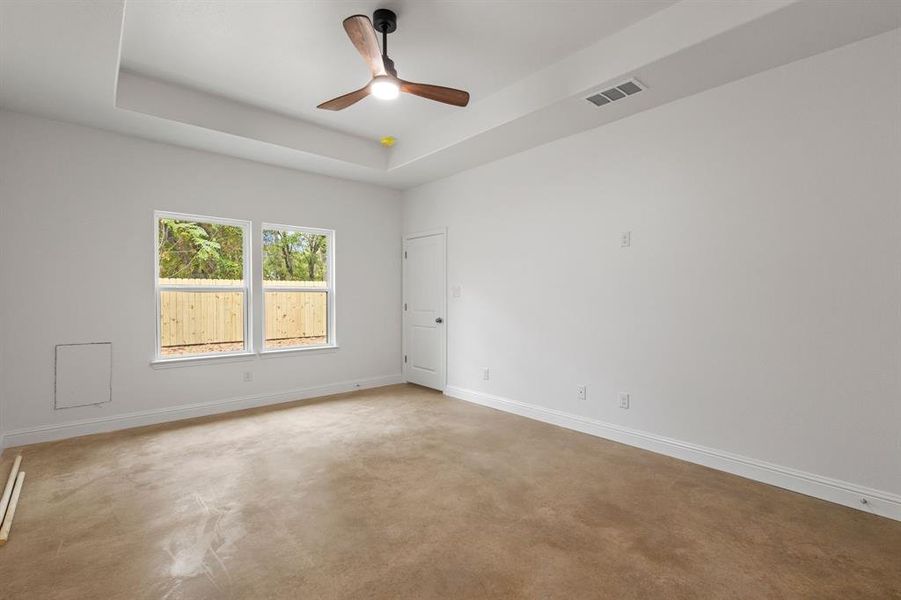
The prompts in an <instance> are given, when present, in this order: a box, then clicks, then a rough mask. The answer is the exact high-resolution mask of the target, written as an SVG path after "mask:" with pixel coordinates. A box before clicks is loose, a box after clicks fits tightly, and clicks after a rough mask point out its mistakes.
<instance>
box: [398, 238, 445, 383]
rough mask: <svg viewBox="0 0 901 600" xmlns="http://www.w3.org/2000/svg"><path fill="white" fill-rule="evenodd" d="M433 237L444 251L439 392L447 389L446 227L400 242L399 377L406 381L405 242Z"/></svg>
mask: <svg viewBox="0 0 901 600" xmlns="http://www.w3.org/2000/svg"><path fill="white" fill-rule="evenodd" d="M435 235H440V236H441V242H442V246H443V250H444V264H443V265H442V267H443V268H444V277H443V278H442V281H441V283H442V285H443V288H444V289H443V290H442V293H441V307H440V310H441V314H442V318H443V319H444V344H442V346H441V364H442V365H443V369H442V374H443V377H442V381H441V391H442V392H444V390H446V389H447V337H448V325H447V323H448V321H447V227H436V228H435V229H426V230H423V231H416V232H413V233H407V234H404V236H403V240H402V247H401V253H400V261H401V278H402V280H403V282H402V286H401V306H400V310H401V314H402V315H403V318H402V319H401V335H400V337H401V355H400V369H401V375H402V376H403V379H404V381H405V382H406V381H407V365H406V363H405V362H404V357H405V356H406V355H407V310H406V307H405V304H406V301H407V256H406V252H407V242H409V241H410V240H415V239H419V238H425V237H432V236H435Z"/></svg>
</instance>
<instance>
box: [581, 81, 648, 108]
mask: <svg viewBox="0 0 901 600" xmlns="http://www.w3.org/2000/svg"><path fill="white" fill-rule="evenodd" d="M643 89H645V88H644V86H643V85H641V84H640V83H638V80H636V79H630V80H629V81H627V82H625V83H621V84H619V85H616V86H613V87H612V88H610V89H609V90H604V91H602V92H598V93H597V94H594V95H592V96H589V97H588V98H586V100H588V101H589V102H591V103H592V104H594V105H595V106H604V105H605V104H610V103H611V102H616V101H617V100H622V99H623V98H625V97H626V96H631V95H632V94H637V93H638V92H640V91H642V90H643Z"/></svg>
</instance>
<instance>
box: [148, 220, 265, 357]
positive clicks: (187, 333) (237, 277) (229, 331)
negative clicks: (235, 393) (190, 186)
mask: <svg viewBox="0 0 901 600" xmlns="http://www.w3.org/2000/svg"><path fill="white" fill-rule="evenodd" d="M154 230H155V235H156V278H155V287H156V305H157V336H156V357H157V359H173V358H185V357H199V356H220V355H227V354H238V353H244V352H248V351H250V348H251V345H252V344H251V328H250V319H249V314H250V285H249V282H250V252H249V249H250V223H249V222H248V221H239V220H234V219H222V218H217V217H205V216H198V215H182V214H177V213H165V212H157V213H155V219H154Z"/></svg>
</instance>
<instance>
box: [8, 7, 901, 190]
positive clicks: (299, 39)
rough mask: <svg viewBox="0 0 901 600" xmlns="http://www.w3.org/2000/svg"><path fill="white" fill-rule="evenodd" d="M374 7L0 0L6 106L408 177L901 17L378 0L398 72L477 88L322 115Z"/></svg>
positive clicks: (175, 140) (404, 180) (638, 106)
mask: <svg viewBox="0 0 901 600" xmlns="http://www.w3.org/2000/svg"><path fill="white" fill-rule="evenodd" d="M381 4H382V3H381V2H335V1H332V2H312V1H311V2H296V1H294V2H292V1H288V0H284V1H280V2H265V1H238V0H232V1H224V0H223V1H217V2H202V3H201V2H196V1H191V0H182V1H179V2H168V1H166V2H162V1H141V0H128V2H127V3H126V1H125V0H103V1H99V0H0V107H2V108H6V109H10V110H17V111H21V112H27V113H32V114H37V115H41V116H46V117H50V118H54V119H59V120H64V121H70V122H74V123H80V124H84V125H89V126H93V127H99V128H103V129H108V130H112V131H117V132H120V133H123V134H126V135H133V136H138V137H142V138H147V139H151V140H156V141H160V142H164V143H170V144H177V145H181V146H185V147H190V148H197V149H200V150H205V151H210V152H218V153H221V154H226V155H230V156H236V157H240V158H245V159H249V160H255V161H259V162H264V163H269V164H274V165H280V166H284V167H288V168H293V169H300V170H305V171H312V172H318V173H323V174H326V175H331V176H336V177H344V178H348V179H354V180H358V181H367V182H371V183H376V184H380V185H386V186H391V187H396V188H404V187H410V186H413V185H417V184H420V183H423V182H425V181H430V180H434V179H437V178H440V177H444V176H447V175H449V174H452V173H455V172H458V171H460V170H463V169H466V168H469V167H473V166H476V165H479V164H483V163H485V162H489V161H491V160H495V159H498V158H501V157H503V156H507V155H510V154H513V153H516V152H521V151H523V150H525V149H527V148H530V147H533V146H536V145H538V144H542V143H546V142H548V141H551V140H553V139H556V138H559V137H562V136H565V135H570V134H573V133H576V132H578V131H582V130H585V129H589V128H593V127H598V126H601V125H603V124H605V123H609V122H611V121H615V120H617V119H621V118H624V117H627V116H629V115H631V114H634V113H636V112H639V111H642V110H647V109H650V108H653V107H654V106H658V105H660V104H663V103H666V102H670V101H672V100H676V99H678V98H681V97H684V96H687V95H690V94H694V93H698V92H700V91H703V90H705V89H709V88H711V87H715V86H718V85H722V84H724V83H727V82H729V81H734V80H736V79H739V78H741V77H746V76H748V75H751V74H753V73H757V72H760V71H763V70H766V69H770V68H773V67H777V66H779V65H782V64H785V63H788V62H791V61H794V60H798V59H801V58H804V57H806V56H811V55H813V54H816V53H819V52H824V51H827V50H830V49H832V48H836V47H839V46H842V45H844V44H848V43H851V42H854V41H856V40H859V39H863V38H866V37H870V36H873V35H877V34H879V33H882V32H885V31H889V30H891V29H895V28H898V27H901V2H898V1H894V0H892V1H878V0H874V1H861V0H830V1H829V2H823V1H822V0H730V1H729V2H723V1H721V0H682V1H680V2H676V3H674V4H673V3H671V2H668V1H664V2H656V1H655V2H639V1H631V0H596V1H595V0H582V1H573V2H567V1H557V2H540V1H532V0H522V1H515V0H507V1H496V2H495V1H484V2H476V1H474V0H472V1H464V0H461V1H446V2H429V1H423V0H419V1H413V0H410V1H407V2H403V1H392V0H386V2H385V5H386V7H387V8H392V9H394V10H396V11H397V12H398V31H397V33H395V34H393V35H392V37H391V38H390V39H389V51H390V54H391V55H392V57H393V58H394V59H395V60H396V62H397V65H398V69H399V71H400V74H401V76H403V77H404V78H407V79H410V80H418V81H422V82H426V83H435V84H439V85H449V86H453V87H461V88H466V89H469V90H470V91H471V92H472V94H473V98H472V102H471V103H470V105H469V106H468V107H466V108H463V109H460V108H454V107H449V106H445V105H441V104H438V103H433V102H428V101H425V100H423V99H420V98H415V97H402V98H401V99H400V100H399V101H396V102H381V101H378V100H376V99H375V98H367V99H366V100H364V101H363V102H361V103H360V104H358V105H356V106H353V107H351V108H350V109H348V110H345V111H341V112H338V113H328V112H326V111H317V110H316V109H315V108H313V107H315V105H316V104H318V103H319V102H321V101H323V100H325V99H328V98H330V97H333V96H336V95H339V94H342V93H344V92H347V91H350V90H351V89H355V88H357V87H359V86H360V85H361V84H363V83H365V82H366V80H367V78H368V74H367V72H366V68H365V66H364V64H363V61H362V60H361V59H360V57H359V56H358V55H357V54H356V52H355V50H354V49H353V47H352V46H351V44H350V42H349V41H348V40H347V38H346V35H345V34H344V31H343V29H342V27H341V21H342V19H343V18H344V17H346V16H348V15H350V14H354V13H363V14H370V13H371V12H372V10H373V9H374V8H377V7H378V6H379V5H381ZM899 56H901V53H899ZM120 59H121V60H120ZM887 76H888V74H887ZM631 77H635V78H637V79H638V80H639V81H641V82H642V83H643V84H645V86H646V87H647V90H646V91H643V92H641V93H640V94H637V95H635V96H630V97H629V98H628V99H625V100H621V101H618V102H616V103H614V104H611V105H607V106H606V107H602V108H596V107H594V106H593V105H591V104H590V103H588V102H586V101H585V100H584V98H585V97H587V96H588V95H590V93H593V92H595V91H598V90H602V89H605V88H606V87H607V86H609V85H610V84H615V83H620V82H622V81H624V80H626V79H628V78H631ZM837 85H841V82H837ZM0 134H2V132H0ZM385 134H389V135H395V136H397V137H398V138H400V141H399V142H398V144H397V146H395V147H394V148H392V149H390V150H388V149H385V148H382V147H381V146H380V145H379V144H378V143H377V142H376V141H374V139H373V138H375V137H377V136H381V135H385Z"/></svg>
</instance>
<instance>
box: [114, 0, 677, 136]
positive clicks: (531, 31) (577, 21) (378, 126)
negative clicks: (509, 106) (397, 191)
mask: <svg viewBox="0 0 901 600" xmlns="http://www.w3.org/2000/svg"><path fill="white" fill-rule="evenodd" d="M671 4H673V1H672V0H649V1H642V2H635V1H634V0H605V1H603V2H592V1H584V0H575V1H560V0H556V1H530V2H510V1H506V0H505V1H482V2H437V1H435V2H431V1H423V0H416V1H413V0H410V1H406V2H391V3H390V5H391V6H390V8H392V9H393V10H394V11H395V12H396V13H397V20H398V23H397V31H396V32H395V33H393V34H391V35H390V36H389V38H388V53H389V55H390V56H391V58H392V59H393V60H394V61H395V63H396V66H397V69H398V74H399V75H400V77H402V78H403V79H406V80H408V81H417V82H421V83H432V84H437V85H444V86H450V87H456V88H461V89H466V90H469V91H470V92H471V94H472V102H478V101H479V99H481V98H484V97H486V96H488V95H490V94H491V93H493V92H496V91H497V90H499V89H501V88H503V87H505V86H507V85H509V84H511V83H513V82H515V81H517V80H519V79H521V78H523V77H525V76H527V75H529V74H531V73H533V72H535V71H537V70H539V69H541V68H543V67H545V66H548V65H550V64H553V63H554V62H556V61H558V60H560V59H562V58H563V57H565V56H567V55H569V54H571V53H573V52H575V51H577V50H579V49H581V48H584V47H586V46H588V45H590V44H592V43H594V42H596V41H597V40H599V39H601V38H603V37H604V36H606V35H609V34H611V33H614V32H616V31H618V30H620V29H622V28H624V27H627V26H628V25H630V24H632V23H635V22H637V21H640V20H641V19H643V18H645V17H647V16H649V15H650V14H652V13H654V12H656V11H658V10H660V9H662V8H664V7H666V6H669V5H671ZM380 6H381V2H288V1H275V2H270V1H253V2H250V1H238V0H232V1H230V2H209V1H207V2H199V1H196V0H187V1H185V0H180V1H173V2H169V1H155V2H128V3H127V4H126V9H125V25H124V36H123V41H122V67H123V68H124V69H125V70H128V71H132V72H135V73H139V74H143V75H148V76H151V77H154V78H157V79H162V80H165V81H169V82H172V83H176V84H179V85H183V86H187V87H191V88H196V89H198V90H200V91H204V92H207V93H212V94H216V95H220V96H224V97H226V98H230V99H233V100H238V101H240V102H244V103H247V104H251V105H254V106H257V107H259V108H264V109H267V110H271V111H275V112H279V113H283V114H286V115H288V116H293V117H298V118H301V119H305V120H309V121H312V122H315V123H317V124H319V125H324V126H327V127H330V128H333V129H339V130H342V131H345V132H348V133H353V134H356V135H359V136H364V137H367V138H371V139H375V140H377V139H379V138H381V137H382V136H385V135H393V136H396V137H397V138H398V139H400V140H401V142H402V141H403V139H404V136H405V134H406V133H408V132H411V131H414V130H415V129H417V128H418V127H422V126H424V125H425V124H427V123H429V122H431V121H434V120H435V119H441V118H442V117H444V116H446V115H449V114H451V113H453V112H454V111H459V110H466V109H459V108H455V107H450V106H446V105H441V104H437V103H434V102H429V101H427V100H423V99H421V98H417V97H413V96H405V95H402V96H401V97H400V98H398V99H397V100H394V101H381V100H378V99H377V98H372V97H370V98H367V99H365V100H364V101H361V102H360V103H358V104H357V105H354V106H352V107H351V108H348V109H346V110H344V111H341V112H338V113H332V112H328V111H322V110H317V109H316V108H315V107H316V105H317V104H319V103H321V102H323V101H325V100H327V99H329V98H333V97H335V96H338V95H341V94H344V93H346V92H350V91H352V90H355V89H358V88H360V87H362V86H363V85H365V84H366V83H367V82H368V80H369V72H368V70H367V68H366V66H365V64H364V63H363V61H362V60H361V58H360V56H359V55H358V54H357V52H356V50H354V48H353V46H351V44H350V42H349V41H348V39H347V36H346V34H345V33H344V29H343V28H342V26H341V22H342V20H343V19H344V18H345V17H348V16H350V15H353V14H365V15H370V16H371V14H372V12H373V11H374V10H375V9H376V8H379V7H380Z"/></svg>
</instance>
